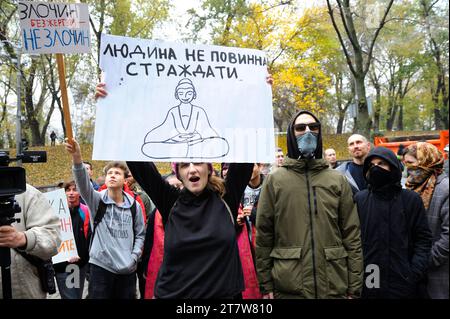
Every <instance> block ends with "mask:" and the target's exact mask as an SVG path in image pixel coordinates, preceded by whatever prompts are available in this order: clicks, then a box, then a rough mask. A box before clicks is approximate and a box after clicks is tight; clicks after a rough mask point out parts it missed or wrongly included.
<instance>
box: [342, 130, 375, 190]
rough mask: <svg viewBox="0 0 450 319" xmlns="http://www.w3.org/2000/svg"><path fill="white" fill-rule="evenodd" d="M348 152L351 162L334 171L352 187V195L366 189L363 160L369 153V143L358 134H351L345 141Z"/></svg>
mask: <svg viewBox="0 0 450 319" xmlns="http://www.w3.org/2000/svg"><path fill="white" fill-rule="evenodd" d="M347 145H348V152H349V154H350V156H351V157H352V161H351V162H350V161H349V162H345V163H342V164H341V165H340V166H339V167H338V168H337V169H336V170H337V171H338V172H341V173H342V174H344V175H345V177H347V181H348V182H349V184H350V186H351V187H352V192H353V195H355V194H356V193H357V192H359V191H361V190H363V189H366V188H367V182H366V180H365V178H364V174H363V167H364V160H365V159H366V157H367V154H369V151H370V142H369V141H368V140H367V138H365V137H364V136H362V135H360V134H353V135H352V136H350V137H349V138H348V140H347Z"/></svg>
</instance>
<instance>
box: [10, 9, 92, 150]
mask: <svg viewBox="0 0 450 319" xmlns="http://www.w3.org/2000/svg"><path fill="white" fill-rule="evenodd" d="M17 11H18V13H19V19H20V29H21V34H22V43H23V46H22V47H23V50H24V51H25V52H28V53H35V54H36V53H56V62H57V65H58V75H59V82H60V88H61V98H62V102H63V114H64V123H65V126H66V136H67V137H68V138H69V142H72V138H73V134H72V122H71V121H70V110H69V99H68V96H67V87H66V74H65V65H64V56H63V55H62V54H63V53H89V52H90V47H91V40H90V35H89V9H88V5H87V4H81V3H56V2H51V3H46V2H37V1H19V3H18V8H17Z"/></svg>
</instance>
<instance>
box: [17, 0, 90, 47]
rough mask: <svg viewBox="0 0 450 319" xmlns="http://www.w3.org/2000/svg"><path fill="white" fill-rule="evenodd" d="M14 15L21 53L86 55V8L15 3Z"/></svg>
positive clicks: (25, 2) (87, 36)
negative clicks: (16, 7)
mask: <svg viewBox="0 0 450 319" xmlns="http://www.w3.org/2000/svg"><path fill="white" fill-rule="evenodd" d="M17 11H18V14H19V19H20V29H21V33H22V43H23V50H24V51H25V52H29V53H88V52H90V46H91V40H90V36H89V9H88V5H87V4H81V3H70V4H69V3H56V2H51V3H45V2H36V1H19V4H18V10H17Z"/></svg>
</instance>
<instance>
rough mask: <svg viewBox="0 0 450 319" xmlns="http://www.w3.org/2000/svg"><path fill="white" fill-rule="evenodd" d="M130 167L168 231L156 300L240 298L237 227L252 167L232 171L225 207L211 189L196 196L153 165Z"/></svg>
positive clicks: (235, 166) (240, 166)
mask: <svg viewBox="0 0 450 319" xmlns="http://www.w3.org/2000/svg"><path fill="white" fill-rule="evenodd" d="M127 164H128V167H129V168H130V170H131V172H132V174H133V177H134V178H135V179H136V181H137V182H138V183H139V185H140V186H141V187H142V188H143V189H144V191H145V192H146V193H147V194H148V195H149V196H150V197H151V199H152V201H153V202H154V203H155V205H156V207H157V208H158V210H159V212H160V213H161V216H162V218H163V222H164V225H165V236H164V259H163V262H162V265H161V268H160V270H159V273H158V278H157V280H156V285H155V297H156V298H170V299H173V298H177V299H184V298H231V297H233V296H236V295H238V294H239V293H241V292H242V291H243V290H244V280H243V274H242V266H241V262H240V259H239V250H238V246H237V241H236V232H235V228H234V224H233V221H235V220H236V218H237V212H238V207H239V201H240V199H241V197H242V194H243V192H244V189H245V187H246V185H247V183H248V181H249V179H250V176H251V173H252V170H253V164H231V165H230V168H229V171H228V175H227V180H226V195H225V196H224V198H223V201H222V199H221V198H220V197H219V195H217V194H216V193H214V192H212V191H210V190H208V189H205V190H204V191H203V193H202V194H200V195H199V196H195V195H194V194H192V193H191V192H189V191H188V190H187V189H183V190H182V191H179V190H177V189H175V188H173V187H172V186H170V185H169V184H168V183H167V182H166V181H165V180H164V179H163V178H162V177H161V175H160V174H159V172H158V171H157V169H156V167H155V165H154V164H153V163H142V162H128V163H127ZM224 202H225V203H226V204H227V205H228V206H229V207H230V210H231V213H232V215H230V213H229V212H228V209H227V207H226V205H225V203H224ZM232 219H233V220H232Z"/></svg>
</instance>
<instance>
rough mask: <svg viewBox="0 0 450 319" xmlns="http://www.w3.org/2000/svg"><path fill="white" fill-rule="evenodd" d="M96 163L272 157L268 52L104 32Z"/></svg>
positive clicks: (94, 156)
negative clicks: (102, 93) (105, 93)
mask: <svg viewBox="0 0 450 319" xmlns="http://www.w3.org/2000/svg"><path fill="white" fill-rule="evenodd" d="M100 67H101V68H102V70H103V73H104V81H105V83H106V90H107V91H108V96H107V97H106V98H103V99H100V100H99V101H98V105H97V115H96V125H95V137H94V151H93V158H94V159H95V160H140V161H166V162H167V161H191V162H202V161H206V162H252V163H254V162H272V161H273V152H274V130H273V113H272V92H271V87H270V85H268V84H267V83H266V76H267V61H266V58H265V55H264V53H263V52H262V51H259V50H252V49H241V48H231V47H221V46H208V45H189V44H182V43H175V42H165V41H160V40H142V39H136V38H127V37H119V36H111V35H103V36H102V45H101V49H100Z"/></svg>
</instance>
